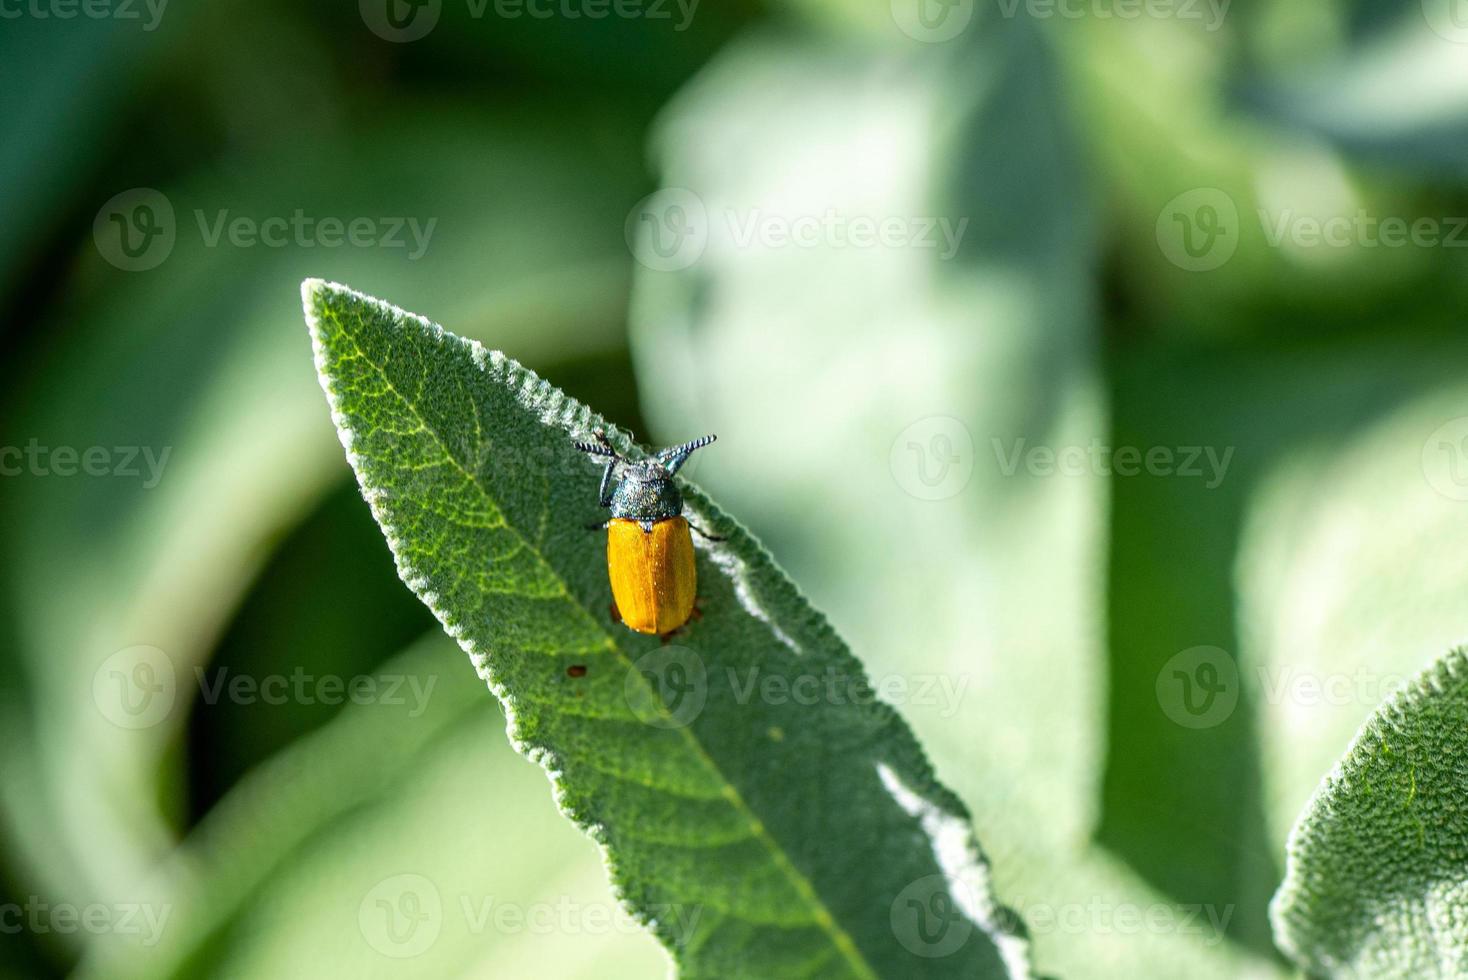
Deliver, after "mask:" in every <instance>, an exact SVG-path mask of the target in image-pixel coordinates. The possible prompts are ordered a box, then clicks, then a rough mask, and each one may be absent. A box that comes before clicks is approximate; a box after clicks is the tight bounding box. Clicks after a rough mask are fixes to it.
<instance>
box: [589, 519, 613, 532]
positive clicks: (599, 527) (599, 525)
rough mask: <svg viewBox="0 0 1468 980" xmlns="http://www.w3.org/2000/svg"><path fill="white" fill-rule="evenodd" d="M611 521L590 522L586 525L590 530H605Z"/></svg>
mask: <svg viewBox="0 0 1468 980" xmlns="http://www.w3.org/2000/svg"><path fill="white" fill-rule="evenodd" d="M611 523H612V522H611V521H597V522H596V523H595V524H588V525H586V530H588V531H605V530H606V529H607V526H608V525H609V524H611Z"/></svg>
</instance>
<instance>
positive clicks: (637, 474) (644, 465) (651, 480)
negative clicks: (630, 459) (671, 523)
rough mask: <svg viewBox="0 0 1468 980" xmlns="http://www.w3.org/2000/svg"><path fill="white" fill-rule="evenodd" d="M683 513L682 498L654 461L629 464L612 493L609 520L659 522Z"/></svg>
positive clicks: (668, 475) (666, 472)
mask: <svg viewBox="0 0 1468 980" xmlns="http://www.w3.org/2000/svg"><path fill="white" fill-rule="evenodd" d="M682 513H683V494H682V493H680V492H679V491H678V485H677V484H676V483H674V482H673V477H672V476H671V475H670V474H669V473H668V471H667V470H665V469H664V468H663V466H662V464H661V463H658V462H657V461H656V460H645V461H643V462H640V463H630V464H628V465H627V467H626V468H625V469H624V470H623V471H622V476H621V479H620V480H618V481H617V489H616V490H614V491H613V492H612V516H613V517H622V518H626V519H628V520H633V521H660V520H663V519H664V518H668V517H678V516H679V515H681V514H682Z"/></svg>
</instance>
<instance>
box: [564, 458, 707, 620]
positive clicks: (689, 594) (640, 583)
mask: <svg viewBox="0 0 1468 980" xmlns="http://www.w3.org/2000/svg"><path fill="white" fill-rule="evenodd" d="M593 435H594V436H595V437H596V442H578V443H576V448H577V449H579V450H581V451H582V452H584V453H590V454H591V455H593V456H596V457H598V458H599V459H605V460H606V469H605V470H603V471H602V475H601V490H600V492H599V495H598V498H597V502H598V503H599V504H600V505H601V506H603V507H609V508H611V511H612V517H611V520H609V521H604V522H602V523H600V524H593V525H591V526H592V527H593V528H606V529H607V576H608V578H610V579H611V583H612V600H613V602H614V603H615V606H616V611H617V614H618V616H619V617H620V618H621V621H622V623H623V624H624V625H626V626H627V628H628V629H632V630H636V631H637V632H639V633H652V634H658V635H662V636H666V635H667V634H669V633H671V632H673V631H674V630H676V629H678V627H680V626H682V625H683V624H684V623H686V622H688V619H689V617H690V616H692V615H693V602H694V599H695V598H696V596H697V590H698V577H697V572H696V571H695V569H694V564H693V537H692V536H691V535H690V534H689V531H690V530H694V531H698V533H699V534H701V535H703V536H704V537H705V538H708V539H709V540H711V541H720V540H723V539H722V538H717V537H714V536H712V535H710V534H707V533H705V532H704V531H702V530H701V529H699V528H698V527H696V526H694V525H692V524H690V523H689V522H688V520H687V519H686V518H684V516H683V494H682V493H680V492H679V491H678V485H677V484H676V483H675V482H674V481H673V475H674V474H675V473H677V472H678V470H679V468H680V467H682V465H683V464H684V463H685V462H687V461H688V457H689V456H690V455H691V454H692V453H693V451H694V450H695V449H701V448H703V447H704V446H707V445H708V444H709V443H711V442H713V441H714V437H713V436H704V437H703V438H701V439H694V440H693V441H692V442H685V443H683V444H682V445H681V446H670V447H668V448H667V449H664V450H661V451H659V452H658V453H657V454H656V455H654V456H652V457H650V458H648V459H645V460H641V461H639V462H633V461H632V460H629V459H626V458H625V457H623V456H622V455H621V454H620V453H618V452H617V451H616V450H615V449H613V448H612V445H611V443H609V442H608V441H607V437H606V433H604V432H602V431H601V430H599V429H598V430H597V431H596V432H594V433H593Z"/></svg>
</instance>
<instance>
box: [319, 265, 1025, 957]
mask: <svg viewBox="0 0 1468 980" xmlns="http://www.w3.org/2000/svg"><path fill="white" fill-rule="evenodd" d="M303 292H304V299H305V305H306V315H307V320H308V322H309V324H310V326H311V331H312V337H313V340H314V342H315V346H316V352H317V366H318V369H319V371H320V374H321V379H322V384H323V387H324V388H325V389H326V391H327V395H328V398H329V400H330V402H331V405H332V410H333V417H334V418H335V420H336V423H337V427H338V430H339V432H340V435H341V437H342V442H343V445H344V446H345V447H346V449H347V455H348V458H349V459H350V461H351V463H352V465H353V467H354V468H355V470H356V472H357V477H358V480H359V482H360V483H361V485H362V489H363V493H364V496H365V497H366V498H367V500H368V502H369V504H370V505H371V506H372V509H373V513H374V515H375V516H376V517H377V519H378V523H379V524H381V525H382V527H383V529H384V532H385V534H386V536H387V539H388V544H389V546H390V547H391V548H392V551H393V554H394V555H395V557H396V558H397V562H398V571H399V573H400V574H401V575H402V577H403V579H404V581H406V582H407V583H408V584H409V585H410V587H412V589H413V590H414V592H416V593H417V594H418V595H419V597H420V598H422V599H423V600H424V602H425V603H427V604H428V606H429V607H430V608H431V609H432V610H433V612H434V613H435V615H437V616H438V618H439V619H440V621H442V623H443V624H444V626H445V628H446V629H447V630H448V632H449V633H450V634H451V635H453V636H454V637H455V638H456V639H458V640H459V642H460V644H461V645H462V646H463V647H464V648H465V650H466V651H467V652H468V653H469V655H470V659H471V660H472V661H473V663H474V665H475V667H476V668H477V669H478V670H479V672H480V674H481V676H482V677H484V679H485V680H486V681H487V682H488V683H489V685H490V687H491V688H492V689H493V690H494V692H495V693H496V695H498V696H499V697H500V699H501V700H502V702H503V703H504V704H505V707H506V712H507V714H508V715H509V717H510V726H509V727H510V735H511V738H512V740H513V741H514V743H515V745H516V747H517V748H518V749H519V750H520V751H522V752H524V753H525V754H527V755H528V756H530V757H531V758H532V759H534V760H535V761H537V762H539V763H540V764H541V765H543V766H544V767H545V768H546V770H547V771H548V772H549V773H550V775H551V778H552V781H553V782H554V784H555V787H556V797H557V802H558V803H559V804H560V806H561V808H562V810H563V811H564V812H565V813H566V814H567V815H568V816H570V817H571V818H572V819H573V820H574V821H575V822H576V823H577V824H579V825H580V826H582V827H583V828H585V829H586V830H587V832H588V833H589V834H590V835H591V836H592V837H593V838H594V839H595V840H596V841H597V842H598V843H599V844H601V845H602V847H603V848H604V849H605V851H606V854H607V859H608V865H609V868H610V871H611V876H612V879H613V883H614V885H615V887H616V889H617V891H618V893H619V896H620V897H621V899H622V900H623V901H624V902H625V903H626V904H627V906H628V907H629V908H630V910H631V911H632V912H633V913H634V915H636V916H637V917H638V919H639V920H640V921H642V922H644V924H646V925H647V926H648V927H649V928H650V929H651V930H652V931H653V932H654V934H656V935H657V937H658V938H659V939H660V940H661V941H662V942H663V943H664V944H665V945H666V946H667V947H668V948H669V949H670V950H671V951H672V953H673V955H674V957H675V959H676V960H677V962H678V963H679V964H680V966H681V968H682V970H683V973H684V975H685V976H720V977H729V976H763V977H767V976H800V975H807V974H818V975H821V976H850V977H876V976H916V975H921V976H965V977H973V976H1003V975H1005V969H1006V965H1007V966H1008V968H1009V969H1010V971H1011V972H1012V974H1013V973H1024V972H1026V970H1027V967H1026V965H1025V962H1024V961H1025V957H1026V947H1025V944H1024V942H1023V940H1022V939H1021V938H1020V937H1019V935H1018V925H1017V922H1016V920H1015V919H1014V918H1013V916H1012V914H1010V913H1008V912H1007V910H1004V909H1002V908H1001V907H999V906H998V904H997V902H996V901H995V899H994V897H993V895H992V894H991V893H990V890H989V885H988V881H989V872H988V868H987V865H986V863H985V862H984V859H983V857H982V855H981V854H980V852H979V849H978V846H977V843H976V841H975V840H974V838H973V835H972V832H971V829H970V827H969V815H968V813H967V812H966V811H965V809H964V807H963V805H962V804H961V803H960V802H959V801H958V799H957V798H956V797H955V796H954V795H953V794H952V793H951V792H949V791H948V790H947V789H945V788H944V787H943V786H941V785H940V784H938V783H937V781H936V779H935V777H934V775H933V773H932V770H931V767H930V765H929V764H928V762H927V759H926V758H925V757H924V755H923V752H922V750H921V748H920V747H919V745H918V743H917V741H916V739H915V738H914V737H913V735H912V733H911V731H910V730H909V729H908V728H907V726H906V724H905V723H904V722H903V721H902V720H901V719H900V718H899V717H898V716H897V714H896V713H895V711H893V710H892V708H891V707H890V706H889V705H888V704H886V703H885V702H883V701H880V700H876V699H874V698H872V696H871V688H870V687H869V686H868V685H867V681H866V678H865V676H864V673H863V671H862V668H861V666H860V664H859V663H858V662H857V661H856V659H855V658H854V657H853V656H852V655H851V653H850V652H849V651H848V650H847V648H846V646H845V644H844V643H843V642H842V641H841V640H840V638H839V637H837V636H836V635H835V633H834V632H833V631H832V629H831V628H830V626H829V625H828V624H827V623H826V621H825V619H824V618H823V617H821V616H820V615H819V614H817V613H816V612H814V611H813V610H812V609H811V608H810V606H809V605H808V604H807V603H806V601H805V600H804V598H803V597H802V596H801V595H800V593H799V592H798V591H797V589H796V588H795V586H794V585H793V584H792V583H791V582H790V581H789V580H788V579H787V578H786V577H785V576H784V575H783V574H782V573H781V572H780V571H779V570H778V569H777V568H776V566H775V565H774V563H773V561H772V560H771V558H770V557H769V555H768V554H767V553H766V552H765V551H764V550H763V549H762V548H761V547H760V545H759V544H758V543H757V542H756V541H755V540H754V539H753V538H752V537H751V536H750V535H749V534H748V532H746V531H745V530H744V529H743V528H741V527H739V526H738V525H736V524H734V523H733V522H732V521H731V520H730V519H729V518H727V517H726V516H725V515H724V514H723V513H722V512H721V511H720V510H719V509H718V508H717V507H715V506H714V505H713V503H711V502H710V501H709V500H708V499H707V498H706V497H704V496H703V495H702V494H700V493H698V492H697V491H696V490H694V489H692V488H688V489H687V490H686V499H687V504H688V513H689V515H690V517H691V518H692V519H693V520H694V521H695V522H696V523H698V524H700V525H701V526H703V527H709V528H712V529H715V531H716V533H719V534H723V535H726V536H727V540H726V541H724V542H722V543H718V544H709V545H704V544H700V545H699V546H698V547H699V552H698V571H699V581H700V585H699V592H700V598H701V600H702V616H701V618H699V619H697V620H695V621H694V622H692V623H690V624H689V626H688V627H687V628H686V629H685V631H684V632H683V633H681V634H680V636H679V637H678V639H677V643H676V644H675V645H669V646H663V645H661V644H660V643H659V642H658V640H657V639H656V638H653V637H644V636H640V635H638V634H635V633H632V632H630V631H629V630H626V629H625V628H623V627H621V626H620V625H617V624H616V623H614V622H612V620H611V619H610V615H609V610H608V604H609V599H610V591H609V588H608V585H607V581H606V571H605V560H604V557H603V544H602V540H601V538H600V537H599V536H597V535H593V534H590V533H588V532H587V531H586V530H584V526H585V525H586V524H587V523H588V522H591V521H594V520H596V519H598V518H599V516H601V511H600V510H599V508H597V506H596V481H597V469H596V467H595V465H594V464H593V463H592V462H591V461H590V460H589V459H587V458H586V457H585V456H584V455H583V454H581V453H578V452H577V451H576V450H575V449H574V447H573V446H572V439H573V438H576V437H580V438H584V437H585V436H586V435H587V434H588V433H589V432H590V431H591V430H592V429H593V428H595V427H598V426H602V425H604V424H605V423H604V422H603V421H602V420H601V419H599V418H598V417H596V416H595V415H593V414H592V413H591V412H590V410H588V409H587V408H585V407H584V406H581V405H579V404H577V403H575V402H574V401H572V400H570V399H569V398H567V397H566V396H565V395H563V394H562V393H561V392H559V391H557V390H555V389H554V388H552V387H551V386H549V385H547V384H545V383H544V382H543V381H541V380H540V379H539V378H537V377H536V376H535V375H534V374H532V373H531V372H529V371H527V370H525V369H524V368H522V367H521V366H519V365H518V364H516V363H515V362H514V361H512V360H510V359H508V358H506V357H505V356H504V355H503V354H500V353H498V352H491V351H488V350H486V349H485V348H484V347H483V346H482V345H480V344H478V343H475V342H470V341H465V340H462V339H460V338H458V337H455V336H453V335H452V334H449V333H447V332H445V331H444V330H443V329H442V328H440V327H437V326H435V325H433V324H431V323H429V322H427V321H426V320H423V319H421V318H419V317H415V316H412V315H411V314H407V313H404V312H402V311H400V310H398V309H395V308H393V307H391V306H388V305H387V304H385V303H382V302H381V301H378V300H374V299H372V298H370V297H367V296H364V295H362V294H360V293H356V292H353V291H352V290H349V289H347V288H346V287H342V286H336V285H331V284H327V283H323V282H320V281H319V280H308V281H307V282H306V284H305V286H304V290H303ZM611 437H612V439H613V442H614V443H615V444H616V445H618V447H619V448H620V449H622V450H623V451H624V452H630V453H634V454H635V453H636V450H635V448H634V447H633V446H632V444H631V442H630V441H629V440H628V438H627V437H626V436H625V435H623V434H620V433H615V432H613V433H612V434H611ZM573 666H577V667H584V668H585V670H584V676H578V677H572V676H570V674H569V673H568V668H571V667H573ZM675 687H676V688H677V689H676V690H674V688H675ZM801 692H804V693H801ZM934 916H936V917H937V918H933V917H934Z"/></svg>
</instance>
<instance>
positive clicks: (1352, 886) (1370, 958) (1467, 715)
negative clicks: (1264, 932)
mask: <svg viewBox="0 0 1468 980" xmlns="http://www.w3.org/2000/svg"><path fill="white" fill-rule="evenodd" d="M1465 757H1468V654H1465V652H1464V651H1462V650H1455V651H1453V652H1452V653H1449V654H1448V655H1447V656H1446V657H1444V658H1442V659H1441V660H1439V661H1437V662H1436V663H1434V664H1433V665H1432V666H1431V667H1429V668H1428V669H1427V670H1425V671H1423V673H1422V674H1421V675H1419V676H1418V677H1417V678H1415V679H1414V680H1413V682H1412V683H1411V685H1410V686H1408V687H1407V688H1406V689H1405V690H1403V691H1401V692H1400V693H1399V694H1397V695H1395V696H1394V697H1393V698H1392V699H1391V700H1390V701H1388V702H1387V703H1386V704H1385V705H1383V706H1382V707H1381V709H1380V710H1378V711H1377V712H1376V714H1374V715H1373V716H1372V717H1371V719H1370V721H1368V722H1367V724H1366V726H1365V727H1364V728H1363V729H1362V730H1361V732H1360V734H1358V735H1357V736H1356V738H1355V739H1354V740H1353V741H1352V743H1351V747H1350V749H1349V750H1348V751H1347V753H1346V756H1345V758H1344V759H1342V760H1341V762H1340V764H1339V765H1338V766H1337V767H1336V768H1335V769H1334V770H1333V771H1332V772H1331V774H1330V776H1329V777H1328V778H1327V779H1326V781H1325V782H1324V784H1322V785H1321V787H1320V789H1319V790H1318V791H1317V792H1316V794H1315V797H1314V798H1313V799H1312V800H1311V801H1310V804H1309V806H1308V807H1307V808H1306V810H1305V812H1304V813H1303V814H1302V815H1301V817H1300V822H1299V823H1298V824H1297V825H1296V827H1295V830H1294V832H1293V833H1292V834H1291V835H1290V845H1289V858H1288V863H1287V865H1286V876H1285V881H1284V884H1283V885H1281V886H1280V889H1279V893H1278V894H1277V895H1276V896H1275V899H1274V905H1273V908H1272V909H1271V912H1272V915H1273V919H1274V925H1275V935H1276V937H1277V939H1278V941H1279V944H1280V946H1281V947H1282V948H1283V949H1285V950H1287V951H1288V952H1289V953H1290V955H1291V956H1292V957H1294V959H1295V960H1296V961H1297V962H1298V963H1299V964H1300V966H1301V967H1303V968H1304V969H1306V970H1308V971H1310V972H1311V973H1312V974H1319V975H1328V976H1373V977H1388V976H1390V977H1457V976H1462V975H1463V973H1464V971H1465V970H1468V925H1465V923H1464V922H1463V918H1462V916H1461V915H1460V914H1459V913H1458V910H1460V909H1461V908H1462V907H1463V903H1464V901H1465V900H1468V880H1465V875H1464V865H1463V855H1464V849H1465V846H1468V842H1465V840H1464V824H1463V814H1464V813H1465V812H1468V774H1465V770H1464V763H1463V760H1464V758H1465Z"/></svg>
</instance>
